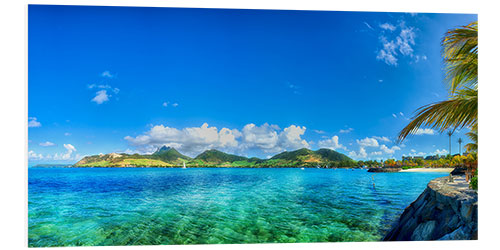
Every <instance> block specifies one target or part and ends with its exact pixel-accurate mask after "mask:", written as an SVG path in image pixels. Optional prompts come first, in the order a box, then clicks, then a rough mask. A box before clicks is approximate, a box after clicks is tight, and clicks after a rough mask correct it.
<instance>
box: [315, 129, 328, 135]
mask: <svg viewBox="0 0 500 250" xmlns="http://www.w3.org/2000/svg"><path fill="white" fill-rule="evenodd" d="M313 131H314V132H315V133H318V134H324V133H326V132H325V131H323V130H317V129H314V130H313Z"/></svg>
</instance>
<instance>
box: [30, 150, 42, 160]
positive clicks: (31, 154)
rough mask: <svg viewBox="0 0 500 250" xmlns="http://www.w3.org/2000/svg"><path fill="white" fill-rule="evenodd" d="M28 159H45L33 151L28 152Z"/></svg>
mask: <svg viewBox="0 0 500 250" xmlns="http://www.w3.org/2000/svg"><path fill="white" fill-rule="evenodd" d="M28 159H29V160H35V161H36V160H43V159H45V157H44V156H43V155H42V154H37V153H35V152H34V151H33V150H30V151H28Z"/></svg>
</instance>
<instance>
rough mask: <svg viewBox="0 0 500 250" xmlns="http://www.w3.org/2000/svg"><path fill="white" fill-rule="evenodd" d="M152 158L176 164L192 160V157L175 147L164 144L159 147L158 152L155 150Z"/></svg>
mask: <svg viewBox="0 0 500 250" xmlns="http://www.w3.org/2000/svg"><path fill="white" fill-rule="evenodd" d="M150 158H151V159H158V160H162V161H164V162H169V163H176V164H182V162H183V161H189V160H191V157H188V156H185V155H183V154H181V153H179V151H177V150H176V149H175V148H171V147H167V146H163V147H161V148H158V149H157V150H156V152H154V153H153V154H152V155H151V157H150Z"/></svg>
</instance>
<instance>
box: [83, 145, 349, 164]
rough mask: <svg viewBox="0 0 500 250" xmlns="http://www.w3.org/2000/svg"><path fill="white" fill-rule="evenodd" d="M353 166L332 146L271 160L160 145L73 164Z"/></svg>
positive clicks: (284, 152) (306, 150)
mask: <svg viewBox="0 0 500 250" xmlns="http://www.w3.org/2000/svg"><path fill="white" fill-rule="evenodd" d="M184 164H185V165H186V166H187V167H255V168H259V167H267V168H269V167H352V166H353V165H354V161H353V160H352V159H351V158H349V157H348V156H346V155H344V154H342V153H339V152H337V151H335V150H332V149H327V148H321V149H318V150H315V151H314V150H311V149H307V148H301V149H297V150H293V151H283V152H281V153H278V154H276V155H274V156H272V157H270V158H269V159H260V158H257V157H251V158H248V157H245V156H240V155H235V154H229V153H225V152H222V151H220V150H217V149H209V150H205V151H203V152H202V153H200V154H199V155H197V156H196V157H194V158H191V157H189V156H186V155H183V154H182V153H180V152H179V151H177V150H176V149H175V148H173V147H167V146H161V147H158V148H157V150H156V151H155V152H154V153H152V154H145V155H141V154H126V153H110V154H100V155H92V156H85V157H84V158H82V159H81V160H80V161H78V162H77V163H76V164H74V165H73V167H180V166H184Z"/></svg>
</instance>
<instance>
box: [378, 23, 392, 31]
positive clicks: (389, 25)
mask: <svg viewBox="0 0 500 250" xmlns="http://www.w3.org/2000/svg"><path fill="white" fill-rule="evenodd" d="M380 28H382V29H384V30H390V31H395V30H396V27H395V26H394V25H392V24H390V23H383V24H381V25H380Z"/></svg>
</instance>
